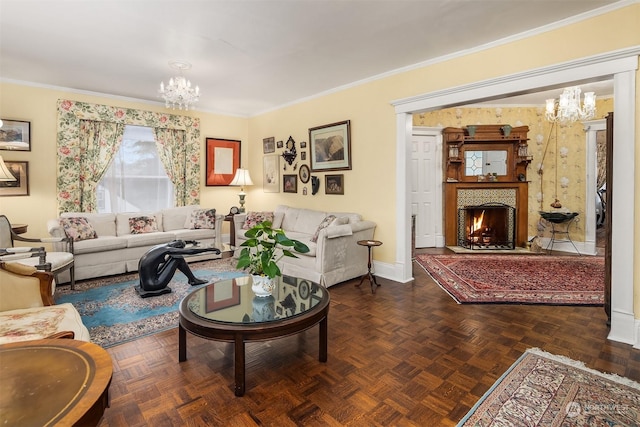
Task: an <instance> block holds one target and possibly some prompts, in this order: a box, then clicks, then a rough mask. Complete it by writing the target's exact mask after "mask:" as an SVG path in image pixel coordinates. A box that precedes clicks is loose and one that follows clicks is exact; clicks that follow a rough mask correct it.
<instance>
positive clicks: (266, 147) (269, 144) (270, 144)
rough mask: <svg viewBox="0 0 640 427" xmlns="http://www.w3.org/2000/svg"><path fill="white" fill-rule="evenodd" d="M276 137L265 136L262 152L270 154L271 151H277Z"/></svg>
mask: <svg viewBox="0 0 640 427" xmlns="http://www.w3.org/2000/svg"><path fill="white" fill-rule="evenodd" d="M275 141H276V139H275V137H273V136H271V137H269V138H264V139H263V140H262V153H263V154H269V153H275V151H276V142H275Z"/></svg>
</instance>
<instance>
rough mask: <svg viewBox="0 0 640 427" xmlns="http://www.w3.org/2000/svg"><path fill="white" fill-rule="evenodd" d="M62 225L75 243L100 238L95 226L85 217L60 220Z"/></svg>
mask: <svg viewBox="0 0 640 427" xmlns="http://www.w3.org/2000/svg"><path fill="white" fill-rule="evenodd" d="M60 225H61V226H62V228H63V229H64V232H65V234H66V235H67V236H69V237H70V238H71V239H72V240H73V241H74V242H79V241H81V240H89V239H97V238H98V234H97V233H96V230H94V229H93V226H92V225H91V223H89V221H88V220H87V218H85V217H82V216H77V217H76V216H73V217H67V218H60Z"/></svg>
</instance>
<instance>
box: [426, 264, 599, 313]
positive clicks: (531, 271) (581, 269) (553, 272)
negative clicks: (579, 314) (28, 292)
mask: <svg viewBox="0 0 640 427" xmlns="http://www.w3.org/2000/svg"><path fill="white" fill-rule="evenodd" d="M416 261H417V262H418V264H419V265H421V266H422V267H423V268H424V269H425V271H426V272H427V273H428V274H429V275H430V276H431V277H432V278H433V280H435V282H436V283H438V285H440V287H441V288H442V289H444V290H445V291H446V292H447V293H448V294H449V295H451V297H452V298H453V299H454V300H456V302H458V303H519V304H559V305H560V304H561V305H603V304H604V258H603V257H591V256H581V257H578V256H549V255H460V254H456V255H427V254H420V255H417V257H416Z"/></svg>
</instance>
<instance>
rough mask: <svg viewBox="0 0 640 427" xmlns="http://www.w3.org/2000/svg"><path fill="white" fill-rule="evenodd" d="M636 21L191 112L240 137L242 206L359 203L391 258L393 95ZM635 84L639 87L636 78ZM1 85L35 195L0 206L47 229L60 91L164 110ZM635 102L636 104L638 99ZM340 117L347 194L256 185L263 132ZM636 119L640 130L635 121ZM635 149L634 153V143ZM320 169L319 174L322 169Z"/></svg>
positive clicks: (620, 16)
mask: <svg viewBox="0 0 640 427" xmlns="http://www.w3.org/2000/svg"><path fill="white" fill-rule="evenodd" d="M637 28H640V4H633V5H631V6H628V7H626V8H624V9H621V10H617V11H613V12H610V13H608V14H606V15H602V16H598V17H595V18H591V19H589V20H586V21H583V22H580V23H576V24H573V25H570V26H568V27H564V28H561V29H558V30H553V31H549V32H547V33H544V34H540V35H536V36H532V37H529V38H527V39H523V40H519V41H515V42H512V43H509V44H506V45H502V46H497V47H493V48H490V49H486V50H484V51H481V52H476V53H472V54H468V55H466V56H463V57H459V58H454V59H451V60H448V61H446V62H442V63H437V64H432V65H429V66H425V67H423V68H419V69H415V70H410V71H407V72H404V73H402V74H397V75H393V76H390V77H387V78H384V79H380V80H376V81H372V82H369V83H366V84H361V85H359V86H355V87H352V88H348V89H345V90H342V91H339V92H336V93H331V94H328V95H325V96H322V97H319V98H316V99H311V100H307V101H305V102H301V103H298V104H295V105H292V106H288V107H284V108H281V109H279V110H276V111H273V112H268V113H265V114H262V115H259V116H257V117H252V118H250V119H240V118H233V117H223V116H217V115H211V114H206V113H200V112H190V113H189V114H192V115H197V116H198V117H200V118H201V122H202V128H203V132H202V136H203V138H204V137H205V136H216V137H223V138H238V139H242V141H243V161H242V162H243V165H248V167H249V169H250V170H251V172H252V178H253V179H254V182H255V184H256V185H254V186H253V187H249V188H248V189H247V193H248V195H247V205H246V206H247V209H248V210H261V209H270V208H272V207H274V206H275V205H276V204H279V203H284V204H291V205H296V206H308V207H311V208H318V209H325V210H331V211H337V210H343V211H357V212H360V213H362V214H363V216H364V217H365V218H367V219H371V220H373V221H375V222H377V223H378V228H377V230H376V235H375V237H376V238H377V239H379V240H382V241H383V242H384V245H383V246H381V247H380V248H378V249H376V251H375V253H374V258H375V259H376V260H377V261H381V262H385V263H390V264H393V263H394V262H395V260H396V256H395V254H396V244H395V241H396V239H395V233H396V230H395V224H396V217H395V211H396V208H395V203H396V183H395V176H396V166H395V163H396V136H395V135H396V121H395V120H396V117H395V112H394V108H393V107H392V106H391V104H390V103H391V101H393V100H396V99H401V98H405V97H410V96H415V95H419V94H423V93H428V92H432V91H435V90H440V89H446V88H450V87H454V86H459V85H463V84H468V83H473V82H476V81H480V80H485V79H490V78H496V77H500V76H503V75H508V74H512V73H516V72H522V71H526V70H530V69H532V68H538V67H543V66H548V65H552V64H556V63H559V62H564V61H569V60H573V59H577V58H581V57H585V56H590V55H595V54H599V53H604V52H608V51H614V50H618V49H621V48H625V47H631V46H637V45H640V32H638V31H637ZM411 42H412V41H410V40H408V41H407V43H411ZM320 72H321V70H320ZM637 87H638V88H640V85H637ZM0 90H1V91H2V92H1V93H0V97H1V100H0V116H1V117H3V118H15V119H24V120H30V121H31V122H32V124H33V126H34V127H33V141H34V142H33V147H34V151H32V152H31V153H9V154H8V155H5V156H6V157H7V158H8V159H10V160H29V162H30V167H31V176H32V182H31V188H32V197H28V198H27V197H22V198H18V197H11V198H3V199H0V203H1V206H0V209H1V210H2V211H3V212H7V214H9V217H10V219H11V220H12V221H15V222H28V223H30V224H33V230H34V232H35V233H36V234H38V233H42V232H43V231H44V230H43V227H44V226H43V225H42V223H43V222H44V219H46V218H49V217H52V216H55V213H56V212H55V201H54V196H53V193H54V190H55V183H54V179H55V164H54V158H55V150H54V148H53V147H54V146H55V114H56V113H55V100H56V99H57V98H60V97H68V98H72V99H77V100H81V101H88V102H101V103H105V104H109V105H120V106H132V107H134V108H143V109H150V110H154V111H162V110H163V108H162V107H161V106H148V105H144V104H131V103H128V102H124V101H120V100H112V99H103V98H98V97H92V96H85V95H76V94H69V93H61V92H57V91H52V90H47V89H36V88H25V87H19V86H14V85H10V84H2V85H0ZM638 90H639V91H640V89H638ZM637 99H640V97H638V98H637ZM636 108H637V111H640V106H636ZM342 120H350V121H351V138H352V149H351V150H352V151H351V152H352V157H353V169H352V170H351V171H344V172H342V171H341V172H336V173H344V175H345V195H344V196H337V195H325V194H324V183H323V184H322V187H321V190H320V192H319V194H317V195H315V196H312V195H311V194H310V191H309V194H308V195H307V196H303V195H302V187H303V185H300V184H299V192H298V194H289V193H264V192H263V191H262V177H261V171H262V159H263V153H262V139H263V138H266V137H271V136H273V137H275V138H276V141H277V140H285V141H286V139H287V138H288V137H289V136H290V135H291V136H292V137H293V138H294V139H295V140H296V141H297V142H298V143H299V142H300V141H308V129H309V128H310V127H314V126H318V125H323V124H328V123H333V122H337V121H342ZM637 129H638V133H639V134H640V126H638V127H637ZM636 141H640V136H638V135H636ZM245 142H246V143H245ZM298 148H299V145H298ZM307 151H308V148H307ZM5 153H7V152H3V154H5ZM637 156H638V157H640V153H637ZM307 162H308V160H307ZM636 163H638V161H637V160H636ZM637 170H638V171H639V172H638V174H637V176H640V167H638V168H637ZM283 172H284V171H283ZM317 175H318V176H320V177H322V176H324V173H322V174H317ZM637 185H640V182H639V183H637ZM236 194H237V189H233V188H205V189H204V190H203V204H204V205H213V206H216V207H217V208H218V209H221V210H224V209H225V208H228V207H229V206H231V205H235V204H237V195H236ZM638 203H640V201H638ZM636 217H637V219H636V223H640V216H639V215H636ZM638 262H639V263H640V261H638Z"/></svg>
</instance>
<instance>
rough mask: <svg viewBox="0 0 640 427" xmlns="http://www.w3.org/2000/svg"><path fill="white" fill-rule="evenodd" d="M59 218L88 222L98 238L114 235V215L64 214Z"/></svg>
mask: <svg viewBox="0 0 640 427" xmlns="http://www.w3.org/2000/svg"><path fill="white" fill-rule="evenodd" d="M60 217H61V218H73V217H83V218H86V219H87V220H88V221H89V224H91V226H92V227H93V229H94V230H95V231H96V234H97V235H98V236H100V237H101V236H115V235H116V214H112V213H106V214H98V213H85V212H64V213H62V214H61V215H60Z"/></svg>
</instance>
